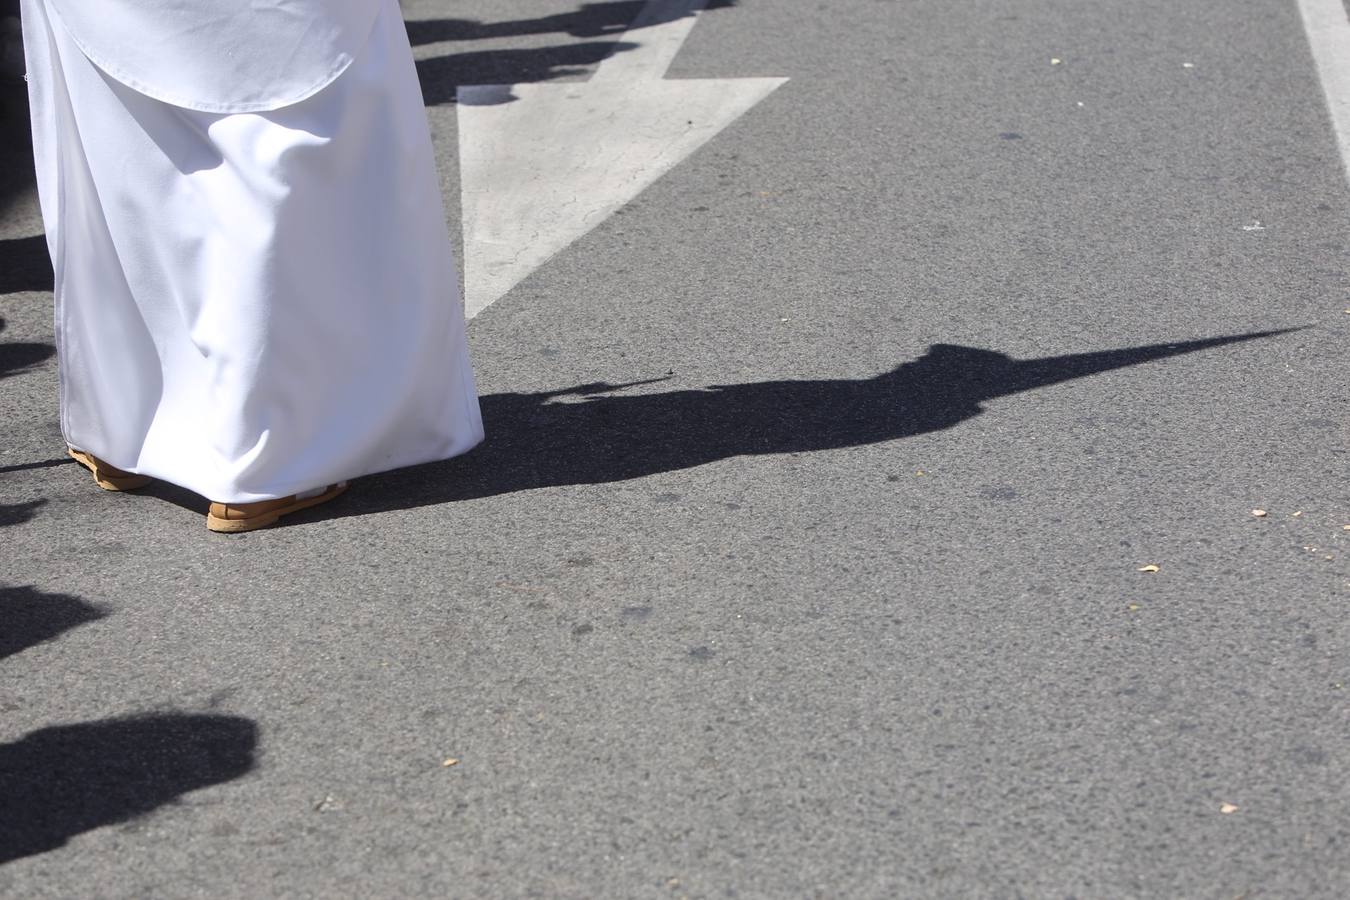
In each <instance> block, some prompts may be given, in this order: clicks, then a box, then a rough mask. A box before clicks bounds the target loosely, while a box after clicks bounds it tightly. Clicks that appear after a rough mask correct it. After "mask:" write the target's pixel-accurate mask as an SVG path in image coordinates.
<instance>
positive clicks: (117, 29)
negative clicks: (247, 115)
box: [48, 0, 380, 113]
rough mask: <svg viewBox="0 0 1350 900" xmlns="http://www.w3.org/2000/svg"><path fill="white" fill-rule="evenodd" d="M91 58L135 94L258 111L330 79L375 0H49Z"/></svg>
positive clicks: (205, 108) (352, 48) (355, 46)
mask: <svg viewBox="0 0 1350 900" xmlns="http://www.w3.org/2000/svg"><path fill="white" fill-rule="evenodd" d="M48 3H49V8H51V9H53V10H54V11H55V12H56V14H57V15H58V16H59V17H60V18H61V21H62V23H63V24H64V25H65V27H66V30H67V31H68V32H69V33H70V35H71V37H72V38H73V39H74V41H75V43H76V45H77V46H79V48H80V49H81V50H82V51H83V52H84V54H85V56H87V57H89V60H90V61H91V62H92V63H94V65H96V66H98V67H99V68H100V69H102V70H103V71H104V72H105V73H107V74H108V75H109V76H111V77H112V78H114V79H116V80H117V81H119V82H121V83H122V84H125V85H126V86H127V87H130V88H132V89H134V90H136V91H138V92H139V93H142V94H145V95H147V96H149V97H153V98H154V99H156V100H161V101H163V102H165V103H170V104H172V105H174V106H181V107H185V108H187V109H195V110H200V111H202V112H211V113H240V112H261V111H265V110H272V109H279V108H281V107H283V106H289V105H291V104H293V103H298V102H299V101H301V100H304V99H306V98H308V97H310V96H312V95H314V94H316V93H318V92H319V91H320V90H322V89H323V88H324V87H326V86H328V84H330V83H331V82H332V81H333V80H334V79H335V78H337V77H338V76H339V75H341V74H342V72H343V71H344V70H345V69H346V68H347V66H349V65H351V62H352V60H353V59H354V58H355V56H356V54H357V53H358V52H359V51H360V50H361V48H362V47H363V46H364V45H365V43H366V39H367V37H368V36H369V35H370V30H371V26H372V25H373V23H374V21H375V16H376V13H377V12H378V11H379V8H380V4H379V2H378V0H48Z"/></svg>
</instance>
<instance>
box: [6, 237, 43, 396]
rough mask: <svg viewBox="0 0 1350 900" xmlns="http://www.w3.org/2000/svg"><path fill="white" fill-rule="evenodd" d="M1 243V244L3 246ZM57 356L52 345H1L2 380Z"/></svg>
mask: <svg viewBox="0 0 1350 900" xmlns="http://www.w3.org/2000/svg"><path fill="white" fill-rule="evenodd" d="M3 243H4V242H3V241H0V244H3ZM4 330H5V320H4V319H0V331H4ZM55 354H56V348H55V347H53V346H52V345H51V344H35V343H14V344H0V378H4V377H5V376H7V375H17V374H19V373H20V372H24V371H26V370H28V369H31V368H32V367H33V366H35V365H37V364H38V363H40V362H43V361H44V360H47V359H50V358H51V357H52V356H54V355H55Z"/></svg>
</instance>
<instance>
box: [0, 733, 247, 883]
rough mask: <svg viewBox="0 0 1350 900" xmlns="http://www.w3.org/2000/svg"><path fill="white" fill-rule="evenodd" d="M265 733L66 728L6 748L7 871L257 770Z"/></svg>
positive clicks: (2, 756)
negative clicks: (80, 836) (23, 859)
mask: <svg viewBox="0 0 1350 900" xmlns="http://www.w3.org/2000/svg"><path fill="white" fill-rule="evenodd" d="M257 745H258V728H257V726H256V725H255V724H254V723H253V722H252V721H250V720H249V719H244V718H240V717H237V716H222V715H188V714H174V713H169V714H158V715H149V716H140V717H134V718H125V719H107V720H104V721H100V722H85V723H80V724H77V725H61V726H56V727H53V728H43V729H41V730H39V731H34V732H32V733H31V734H29V735H27V736H26V737H24V738H23V739H22V740H20V741H17V742H15V743H12V744H0V864H3V863H6V862H10V861H12V860H15V859H19V858H21V857H24V856H31V855H32V854H35V853H45V852H47V851H48V850H54V849H56V848H57V847H60V846H62V845H63V844H65V843H66V841H68V840H69V839H70V838H71V837H73V836H74V835H77V834H80V833H82V832H85V831H89V830H90V829H93V828H99V827H102V826H104V825H111V824H114V823H117V822H123V821H126V820H128V819H131V818H133V817H135V816H139V815H143V814H145V813H148V812H150V811H152V810H154V809H156V808H158V807H160V806H163V805H164V804H166V803H170V802H172V801H173V800H175V799H176V798H178V797H180V796H182V795H183V794H185V793H187V792H188V791H194V790H197V789H199V788H204V787H209V786H210V785H214V784H220V783H222V782H225V781H230V780H231V779H234V778H238V777H240V776H241V775H244V774H245V773H247V772H248V771H249V770H251V769H252V768H253V766H254V755H255V752H256V749H257Z"/></svg>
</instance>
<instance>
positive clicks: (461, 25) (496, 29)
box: [404, 0, 736, 47]
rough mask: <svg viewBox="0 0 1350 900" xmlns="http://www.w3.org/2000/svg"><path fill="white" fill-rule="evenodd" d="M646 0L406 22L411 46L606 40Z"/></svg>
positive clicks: (720, 1) (677, 15)
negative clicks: (547, 37)
mask: <svg viewBox="0 0 1350 900" xmlns="http://www.w3.org/2000/svg"><path fill="white" fill-rule="evenodd" d="M646 5H647V3H646V0H612V2H607V3H583V4H582V5H581V6H580V7H579V8H578V9H575V10H573V11H572V12H566V13H558V14H556V15H551V16H540V17H538V18H535V19H511V20H508V21H505V22H478V21H475V20H473V19H420V20H412V21H408V22H405V23H404V24H405V25H406V26H407V29H408V41H409V42H410V43H411V44H412V45H413V46H414V47H416V46H420V45H422V44H435V43H439V42H441V41H477V40H485V39H488V38H509V37H527V36H529V35H538V34H567V35H570V36H572V37H579V38H596V37H607V36H611V35H620V34H623V33H624V32H625V31H628V30H629V28H630V27H631V26H632V23H633V20H634V19H636V18H637V16H638V13H640V12H641V11H642V8H643V7H644V6H646ZM735 5H736V3H735V0H710V2H709V3H707V4H705V5H704V7H703V8H704V9H705V10H714V9H726V8H728V7H731V6H735ZM688 15H692V13H688V12H683V13H681V12H673V13H671V14H670V15H667V16H666V17H664V18H660V19H656V20H654V21H652V22H651V23H649V24H650V25H662V24H665V23H666V22H672V21H674V20H675V19H682V18H685V17H686V16H688Z"/></svg>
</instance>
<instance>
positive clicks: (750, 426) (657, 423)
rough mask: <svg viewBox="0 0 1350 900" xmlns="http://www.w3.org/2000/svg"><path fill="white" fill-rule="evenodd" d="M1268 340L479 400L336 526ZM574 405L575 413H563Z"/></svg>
mask: <svg viewBox="0 0 1350 900" xmlns="http://www.w3.org/2000/svg"><path fill="white" fill-rule="evenodd" d="M1289 330H1292V329H1286V330H1284V331H1262V332H1255V333H1252V334H1240V335H1230V336H1225V337H1216V338H1209V339H1206V340H1196V341H1185V342H1179V343H1172V344H1153V345H1149V346H1142V347H1129V348H1125V349H1120V350H1107V351H1102V352H1097V353H1076V354H1071V355H1067V356H1054V357H1048V358H1045V359H1027V360H1017V359H1013V358H1012V357H1010V356H1008V355H1007V354H1004V353H999V352H996V351H993V350H982V349H979V348H975V347H960V346H955V345H951V344H935V345H933V346H932V347H929V349H928V352H927V353H926V354H925V355H924V356H922V357H920V358H919V359H917V360H914V361H913V362H909V363H905V364H903V365H901V366H898V367H896V368H895V369H892V370H891V371H889V372H886V373H884V374H881V375H878V376H876V377H874V378H861V379H825V380H816V381H764V382H755V383H751V384H733V385H719V386H714V387H709V388H707V389H704V390H683V391H670V392H666V393H646V394H634V395H627V396H625V395H615V394H614V393H613V391H615V390H617V389H619V388H621V387H626V385H608V384H591V385H581V386H578V387H573V388H568V389H565V390H560V391H548V392H542V393H535V394H491V395H488V396H485V397H483V398H482V399H481V403H482V408H483V419H484V422H485V423H486V427H487V435H488V437H487V441H486V442H485V443H484V444H483V446H482V447H481V448H479V449H478V450H475V451H474V452H473V453H470V454H468V455H466V456H464V457H460V458H459V459H454V460H447V461H445V462H440V463H431V464H428V465H424V466H416V467H413V468H409V469H403V470H399V471H395V472H390V473H386V474H383V475H376V476H371V477H369V478H365V479H362V480H361V481H360V482H357V483H356V485H354V488H353V490H352V491H351V492H349V493H348V495H347V498H346V499H344V500H340V501H338V502H337V503H335V504H333V507H332V510H331V513H328V514H330V515H344V514H348V515H359V514H364V513H373V512H379V511H383V510H389V509H404V508H410V507H417V506H423V505H426V504H434V503H445V502H450V501H454V500H465V499H471V498H478V497H488V496H493V495H497V494H508V493H512V492H515V491H524V490H531V489H534V488H545V487H557V486H562V485H578V484H598V483H605V482H613V481H623V480H627V479H632V478H641V477H643V476H647V475H653V474H656V473H660V472H671V471H676V470H679V469H687V468H691V467H693V466H700V465H703V464H705V463H710V462H715V461H717V460H722V459H727V458H730V457H735V456H754V455H759V454H768V453H800V452H810V451H819V450H831V449H837V448H841V447H854V446H859V445H862V444H873V443H879V442H882V441H891V440H896V439H898V438H906V437H912V436H914V435H919V434H926V433H929V432H933V431H940V430H942V429H946V428H951V427H952V426H954V425H958V424H960V423H961V422H964V421H965V420H967V419H969V418H972V417H974V416H977V415H979V414H980V413H981V412H983V407H982V406H981V404H982V403H983V402H984V401H987V400H992V399H994V398H996V397H1004V396H1008V395H1010V394H1015V393H1019V392H1021V391H1029V390H1033V389H1035V388H1040V387H1046V386H1047V385H1052V384H1057V383H1059V382H1062V381H1069V380H1071V379H1074V378H1083V377H1086V376H1089V375H1095V374H1098V373H1101V372H1107V371H1110V370H1112V369H1119V368H1124V367H1127V366H1136V365H1139V364H1141V363H1146V362H1150V361H1153V360H1159V359H1166V358H1168V357H1172V356H1180V355H1182V354H1185V353H1194V352H1195V351H1197V350H1204V349H1206V348H1211V347H1221V346H1224V345H1226V344H1233V343H1237V342H1240V341H1248V340H1253V339H1255V338H1261V337H1269V336H1272V335H1277V334H1283V333H1285V332H1286V331H1289ZM563 398H571V400H570V402H560V401H561V400H562V399H563Z"/></svg>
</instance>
